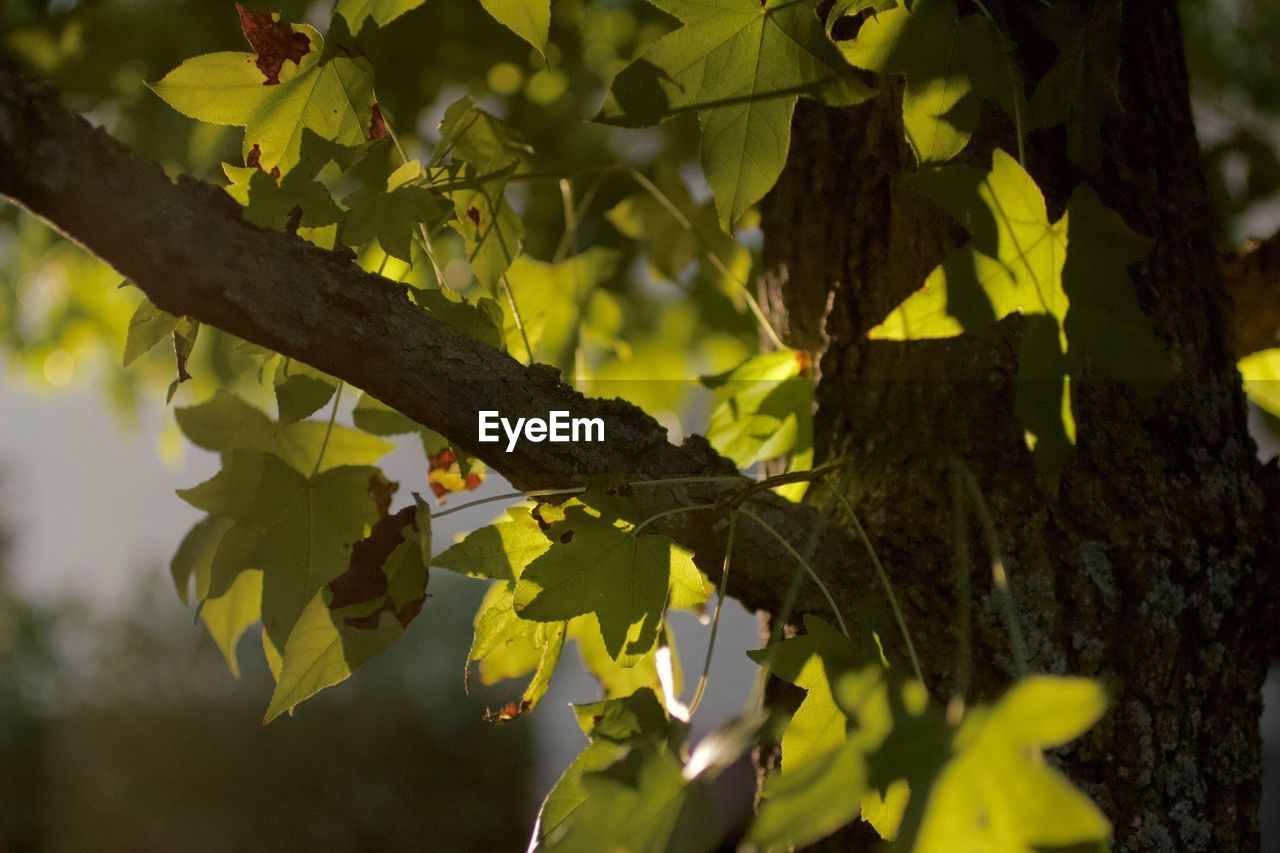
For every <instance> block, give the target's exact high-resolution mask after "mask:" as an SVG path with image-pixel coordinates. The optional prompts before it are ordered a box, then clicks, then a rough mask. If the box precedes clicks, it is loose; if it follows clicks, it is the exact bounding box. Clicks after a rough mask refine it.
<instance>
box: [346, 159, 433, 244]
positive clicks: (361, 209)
mask: <svg viewBox="0 0 1280 853" xmlns="http://www.w3.org/2000/svg"><path fill="white" fill-rule="evenodd" d="M421 171H422V167H421V164H419V163H418V161H417V160H410V161H409V162H408V163H405V164H404V165H403V166H401V167H400V168H398V169H396V170H395V171H394V172H392V173H391V174H390V175H389V176H388V177H387V182H386V189H385V190H384V189H379V188H376V187H364V188H362V189H359V190H357V191H356V192H354V193H352V194H351V195H349V196H347V197H346V198H344V199H343V200H342V203H343V204H345V205H346V206H347V207H348V208H350V210H349V212H348V214H347V221H346V224H345V225H344V226H343V229H342V239H343V240H344V241H345V242H346V243H348V244H350V245H352V246H355V247H357V248H359V247H360V246H364V245H366V244H368V243H372V242H375V241H376V242H377V243H378V245H379V246H380V247H381V248H382V251H384V252H386V253H387V254H388V255H390V256H391V257H393V258H398V259H399V260H402V261H404V262H405V263H409V262H410V261H411V258H410V256H409V246H410V243H411V241H412V240H413V236H414V234H415V233H416V232H417V230H418V228H419V226H420V224H421V223H425V222H429V221H431V220H433V219H436V218H438V217H439V215H440V204H439V203H438V202H437V201H436V198H435V196H434V195H432V193H431V191H430V190H428V189H426V188H424V187H420V186H416V185H413V184H412V183H411V182H412V181H414V180H415V179H416V178H417V177H418V176H419V174H420V173H421Z"/></svg>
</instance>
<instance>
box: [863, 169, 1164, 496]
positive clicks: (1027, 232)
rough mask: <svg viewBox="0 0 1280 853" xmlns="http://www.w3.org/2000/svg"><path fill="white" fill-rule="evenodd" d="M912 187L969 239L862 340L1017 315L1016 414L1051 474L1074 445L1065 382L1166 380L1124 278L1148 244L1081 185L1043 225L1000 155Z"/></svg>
mask: <svg viewBox="0 0 1280 853" xmlns="http://www.w3.org/2000/svg"><path fill="white" fill-rule="evenodd" d="M916 185H917V187H918V188H919V189H921V190H922V191H923V192H925V193H926V194H927V195H929V196H930V197H931V198H933V199H934V201H936V202H937V203H938V204H939V205H941V206H942V207H943V208H945V209H946V210H947V211H948V212H949V213H951V215H952V216H954V217H955V218H956V219H957V220H959V221H960V222H961V224H963V225H964V226H965V228H966V229H968V231H969V232H970V234H971V235H972V239H971V240H970V242H969V243H968V245H966V246H965V247H963V248H961V249H958V250H956V251H954V252H952V253H951V254H950V255H948V256H947V258H946V260H944V261H943V263H942V265H941V266H939V267H938V268H937V269H935V270H934V271H933V272H932V273H930V275H929V277H928V279H927V280H926V281H925V285H924V287H923V288H922V289H921V290H919V291H917V292H916V293H914V294H912V295H911V296H909V297H908V298H907V299H906V301H904V302H903V303H902V304H901V305H900V306H898V308H897V309H895V310H894V312H893V313H892V314H890V315H889V317H888V318H886V319H885V321H884V322H883V323H881V324H880V325H878V326H876V327H875V328H873V329H872V330H871V331H870V333H869V337H871V338H873V339H884V340H918V339H923V338H946V337H952V336H955V335H958V334H960V333H961V332H963V331H966V330H970V329H974V328H979V327H981V326H983V325H986V324H988V323H991V322H994V321H996V320H1000V319H1003V318H1004V317H1007V316H1009V315H1010V314H1020V315H1022V316H1023V317H1024V325H1023V336H1022V347H1021V350H1020V354H1019V359H1018V370H1019V375H1018V399H1017V401H1016V409H1017V414H1018V416H1019V417H1020V418H1021V420H1022V422H1023V426H1024V428H1025V429H1026V430H1027V434H1028V443H1029V444H1030V445H1031V446H1032V447H1033V448H1034V450H1035V453H1036V464H1037V466H1038V467H1039V468H1040V469H1041V471H1042V473H1045V474H1049V475H1052V474H1054V473H1055V472H1056V471H1057V470H1058V469H1059V468H1060V467H1061V466H1062V464H1063V463H1064V461H1065V458H1066V456H1067V454H1068V452H1069V451H1070V448H1071V446H1072V445H1074V443H1075V416H1074V414H1073V412H1072V408H1071V397H1070V385H1069V380H1070V375H1071V374H1074V373H1078V372H1080V371H1082V370H1083V369H1084V368H1086V367H1094V368H1097V369H1101V370H1103V371H1106V372H1110V373H1113V374H1116V375H1117V378H1120V379H1124V380H1127V381H1130V382H1131V383H1135V384H1137V383H1139V381H1140V380H1149V379H1154V380H1160V381H1163V379H1165V378H1167V376H1168V367H1167V360H1166V358H1165V356H1164V352H1163V347H1162V346H1161V345H1160V344H1159V342H1158V341H1157V340H1156V339H1155V337H1154V335H1153V333H1152V332H1151V330H1150V326H1149V324H1148V323H1147V321H1146V319H1145V317H1143V315H1142V313H1141V311H1140V310H1139V309H1138V305H1137V301H1136V298H1135V297H1134V296H1133V291H1132V283H1131V282H1130V280H1129V277H1128V272H1127V267H1128V265H1129V264H1131V263H1132V262H1133V261H1135V260H1137V259H1138V258H1140V257H1141V256H1142V255H1143V254H1145V250H1146V245H1147V244H1146V243H1145V241H1142V240H1141V238H1139V237H1138V236H1137V235H1135V234H1134V233H1133V232H1132V231H1130V230H1129V229H1128V228H1127V227H1125V225H1124V223H1123V222H1122V221H1121V220H1120V219H1119V217H1117V216H1116V215H1115V214H1114V213H1112V212H1110V211H1108V210H1106V209H1105V208H1103V207H1102V205H1101V204H1100V203H1099V202H1098V200H1097V196H1096V195H1095V194H1094V193H1093V191H1092V190H1090V189H1088V188H1081V189H1080V190H1077V192H1076V193H1075V194H1074V195H1073V196H1072V198H1071V200H1070V202H1069V203H1068V205H1067V213H1066V214H1065V215H1064V216H1063V217H1062V218H1061V219H1059V220H1058V221H1057V222H1055V223H1051V222H1050V221H1049V218H1048V213H1047V211H1046V209H1045V202H1044V197H1043V196H1042V195H1041V193H1040V189H1039V188H1038V187H1037V186H1036V184H1035V182H1034V181H1033V180H1032V179H1031V176H1030V175H1028V174H1027V173H1026V172H1025V171H1023V169H1022V167H1021V166H1019V165H1018V163H1017V162H1016V161H1015V160H1014V159H1013V158H1012V157H1010V156H1009V155H1008V154H1006V153H1005V152H1003V151H999V150H997V151H996V152H995V155H994V157H993V161H992V169H991V172H990V173H988V174H986V175H983V174H982V173H980V172H978V171H977V170H975V169H972V168H970V167H967V166H954V167H949V168H946V169H941V170H936V171H934V172H931V173H922V174H921V175H919V176H918V177H917V179H916ZM1068 245H1070V251H1068ZM1075 302H1078V304H1075V307H1074V308H1073V309H1072V308H1071V306H1072V304H1073V303H1075ZM1069 309H1070V311H1071V313H1068V312H1069ZM1148 387H1149V386H1148Z"/></svg>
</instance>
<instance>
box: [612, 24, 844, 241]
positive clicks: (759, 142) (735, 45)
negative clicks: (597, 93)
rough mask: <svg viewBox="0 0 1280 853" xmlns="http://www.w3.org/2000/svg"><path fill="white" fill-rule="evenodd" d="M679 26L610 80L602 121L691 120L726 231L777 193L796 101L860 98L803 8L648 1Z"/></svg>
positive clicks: (629, 123) (638, 123)
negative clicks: (692, 116) (686, 116)
mask: <svg viewBox="0 0 1280 853" xmlns="http://www.w3.org/2000/svg"><path fill="white" fill-rule="evenodd" d="M654 5H656V6H657V7H658V8H660V9H662V10H663V11H664V12H667V13H668V14H670V15H673V16H675V17H676V18H678V19H679V20H680V21H681V22H682V23H683V24H684V26H683V27H681V28H680V29H678V30H676V31H675V32H674V33H671V34H670V35H667V36H664V37H663V38H662V39H660V40H659V41H657V42H656V43H654V44H653V45H650V46H649V47H648V48H646V49H645V51H644V52H643V53H642V54H641V55H640V57H639V58H638V59H637V60H636V61H635V62H634V63H632V64H631V65H630V66H628V67H627V68H626V69H625V70H624V71H623V72H622V73H621V74H619V75H618V77H617V79H615V80H614V83H613V89H612V92H611V95H610V98H609V100H608V101H607V102H606V103H605V105H604V108H603V109H602V110H601V113H600V118H601V119H602V120H604V121H609V122H613V123H615V124H620V125H623V126H626V127H639V126H644V125H649V124H656V123H658V122H659V121H662V120H663V119H666V118H669V117H671V116H673V115H676V114H678V113H681V112H688V111H694V112H696V113H697V114H698V121H699V123H700V124H701V126H702V165H703V168H704V169H705V171H706V175H707V181H708V182H709V183H710V184H711V188H712V190H713V191H714V192H715V195H716V207H717V209H718V210H719V212H720V224H721V226H722V227H723V228H724V229H725V230H726V231H728V230H730V229H731V227H732V225H733V223H735V222H737V221H738V220H739V219H740V218H741V217H742V215H743V214H745V213H746V212H747V210H749V209H750V208H751V206H752V205H754V204H755V203H756V202H758V201H759V200H760V199H761V198H762V197H763V196H764V194H765V193H766V192H768V191H769V188H770V187H771V186H773V184H774V182H775V181H776V180H777V179H778V175H779V174H780V173H781V172H782V166H783V163H785V162H786V159H787V147H788V145H789V143H790V140H791V114H792V112H794V110H795V105H796V100H797V99H798V98H799V97H800V96H801V95H808V96H811V97H821V98H823V99H824V100H826V101H827V102H828V103H832V104H851V103H856V102H857V101H859V100H861V99H863V98H865V97H866V96H867V94H868V92H867V89H866V87H865V86H864V85H863V84H861V83H860V82H858V81H857V80H856V79H855V78H854V77H853V76H852V75H850V74H849V73H848V71H847V69H846V68H843V67H842V65H841V62H840V59H839V57H838V56H837V55H836V54H835V52H834V51H833V50H832V48H831V45H830V43H829V42H828V41H827V40H826V38H825V37H824V35H823V32H822V26H821V24H820V23H819V21H818V19H817V17H816V15H815V14H814V4H813V3H811V2H809V0H766V2H763V3H762V2H758V0H713V2H709V3H708V2H692V0H654Z"/></svg>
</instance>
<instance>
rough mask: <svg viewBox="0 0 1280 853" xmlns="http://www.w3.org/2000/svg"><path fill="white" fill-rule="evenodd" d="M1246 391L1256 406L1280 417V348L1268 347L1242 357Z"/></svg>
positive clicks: (1241, 366) (1241, 372)
mask: <svg viewBox="0 0 1280 853" xmlns="http://www.w3.org/2000/svg"><path fill="white" fill-rule="evenodd" d="M1238 366H1239V368H1240V375H1241V376H1242V377H1243V378H1244V392H1245V393H1246V394H1248V395H1249V400H1250V401H1252V402H1253V404H1254V405H1255V406H1258V407H1260V408H1261V409H1263V410H1265V411H1266V412H1268V413H1270V414H1272V415H1274V416H1275V417H1277V418H1280V349H1267V350H1262V351H1261V352H1255V353H1254V354H1253V355H1250V356H1246V357H1244V358H1242V359H1240V363H1239V365H1238Z"/></svg>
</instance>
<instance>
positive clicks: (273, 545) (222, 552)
mask: <svg viewBox="0 0 1280 853" xmlns="http://www.w3.org/2000/svg"><path fill="white" fill-rule="evenodd" d="M374 478H379V479H380V475H379V473H378V470H377V469H376V468H369V467H357V466H344V467H340V468H333V469H330V470H328V471H324V472H321V473H320V474H318V475H317V476H316V477H315V478H314V479H308V478H306V477H304V476H303V475H302V474H299V473H298V472H297V471H296V470H294V469H292V468H290V467H289V466H288V465H286V464H285V463H284V462H282V461H280V460H279V459H278V458H276V457H275V456H272V455H270V454H266V453H260V452H256V451H250V450H237V451H235V452H233V453H231V454H230V456H229V457H227V459H226V460H225V462H224V464H223V468H222V470H221V471H219V472H218V474H216V475H215V476H214V477H213V478H212V479H210V480H207V481H206V482H204V483H202V484H200V485H199V486H196V487H195V488H192V489H182V490H179V492H178V495H179V497H181V498H182V499H183V500H185V501H187V502H188V503H190V504H191V505H192V506H194V507H196V508H197V509H201V510H204V511H205V512H208V513H209V514H211V515H216V516H218V517H221V518H227V519H230V520H231V521H232V522H234V523H233V525H232V526H231V527H230V529H228V530H227V532H226V534H225V535H224V536H223V537H222V540H221V542H220V543H219V545H218V551H217V553H216V554H215V556H214V558H213V565H212V580H211V583H210V590H209V594H210V595H212V596H221V595H222V594H224V592H225V591H226V590H227V589H229V588H230V585H231V583H232V582H233V581H234V580H235V577H236V576H237V575H238V574H240V572H241V571H243V570H245V569H250V568H255V569H261V570H262V572H263V584H262V623H263V627H264V628H266V630H267V632H268V633H269V634H270V635H271V637H272V639H273V640H274V641H275V643H276V645H277V646H278V647H280V646H283V645H284V642H285V640H286V639H287V638H288V636H289V632H290V630H291V629H292V628H293V625H294V623H295V622H296V621H297V620H298V617H299V616H300V615H301V613H302V611H303V608H304V607H306V605H307V602H308V601H310V600H311V598H312V596H314V595H315V594H316V593H317V592H318V591H320V589H321V588H323V587H324V585H325V584H327V583H329V582H330V581H331V580H333V579H334V578H336V577H338V576H339V575H341V574H342V572H343V570H344V569H345V568H346V565H347V560H348V559H349V557H350V553H349V549H350V548H351V546H353V545H354V544H355V543H356V542H359V541H360V540H361V538H363V535H364V529H365V526H366V525H368V524H372V523H373V522H374V521H375V520H376V519H377V518H378V508H377V506H376V504H375V502H374V498H373V497H372V496H371V494H370V488H371V485H372V484H373V483H375V482H377V480H375V479H374Z"/></svg>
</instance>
